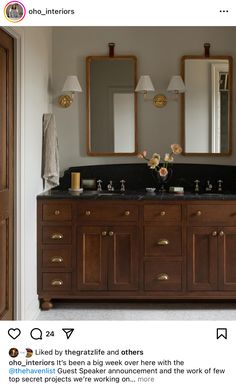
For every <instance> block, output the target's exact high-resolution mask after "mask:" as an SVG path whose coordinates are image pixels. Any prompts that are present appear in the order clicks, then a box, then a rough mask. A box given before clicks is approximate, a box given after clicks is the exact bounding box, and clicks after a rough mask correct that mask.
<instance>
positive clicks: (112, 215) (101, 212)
mask: <svg viewBox="0 0 236 387" xmlns="http://www.w3.org/2000/svg"><path fill="white" fill-rule="evenodd" d="M77 217H78V219H79V220H80V221H86V222H91V221H95V220H96V221H101V222H102V221H122V222H132V221H136V220H138V207H136V206H135V205H132V204H116V203H112V204H111V203H108V202H107V201H104V202H103V203H88V204H84V203H83V204H79V205H78V207H77Z"/></svg>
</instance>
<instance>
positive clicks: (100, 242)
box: [77, 226, 108, 290]
mask: <svg viewBox="0 0 236 387" xmlns="http://www.w3.org/2000/svg"><path fill="white" fill-rule="evenodd" d="M106 238H108V236H107V231H106V230H105V229H104V227H101V226H85V227H78V231H77V288H78V289H80V290H106V289H107V247H108V244H107V243H106Z"/></svg>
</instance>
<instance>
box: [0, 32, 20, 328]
mask: <svg viewBox="0 0 236 387" xmlns="http://www.w3.org/2000/svg"><path fill="white" fill-rule="evenodd" d="M2 29H3V30H4V31H5V32H7V33H8V34H9V35H10V36H11V37H12V38H13V39H14V113H15V118H14V213H15V217H14V219H15V220H14V295H13V297H14V320H24V316H25V303H24V283H25V281H24V279H25V272H24V266H25V265H24V257H25V254H24V252H25V246H24V240H25V238H24V236H25V230H24V226H25V219H24V214H25V212H24V131H23V128H24V55H23V53H24V30H23V28H22V27H17V28H16V27H2Z"/></svg>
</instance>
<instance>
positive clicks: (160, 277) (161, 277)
mask: <svg viewBox="0 0 236 387" xmlns="http://www.w3.org/2000/svg"><path fill="white" fill-rule="evenodd" d="M169 279H170V277H169V275H168V274H167V273H161V274H158V275H157V280H158V281H168V280H169Z"/></svg>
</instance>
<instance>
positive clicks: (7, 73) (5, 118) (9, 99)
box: [0, 29, 14, 320]
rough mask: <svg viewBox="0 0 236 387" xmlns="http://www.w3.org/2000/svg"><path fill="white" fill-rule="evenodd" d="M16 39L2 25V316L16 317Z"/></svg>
mask: <svg viewBox="0 0 236 387" xmlns="http://www.w3.org/2000/svg"><path fill="white" fill-rule="evenodd" d="M13 43H14V42H13V39H12V38H11V37H10V36H9V35H8V34H7V33H5V32H4V31H3V30H1V29H0V319H1V320H11V319H13V251H14V249H13V238H14V236H13V200H14V196H13V181H14V180H13V179H14V171H13V166H14V161H13V146H14V140H13V123H14V117H13Z"/></svg>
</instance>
